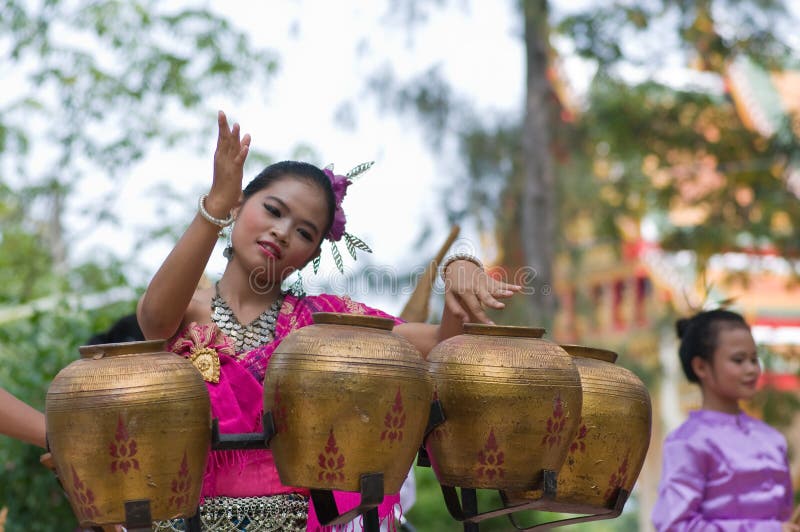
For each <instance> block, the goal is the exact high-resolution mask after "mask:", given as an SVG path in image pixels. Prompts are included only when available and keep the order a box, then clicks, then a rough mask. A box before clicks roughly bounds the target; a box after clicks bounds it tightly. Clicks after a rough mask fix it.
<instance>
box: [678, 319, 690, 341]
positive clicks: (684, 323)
mask: <svg viewBox="0 0 800 532" xmlns="http://www.w3.org/2000/svg"><path fill="white" fill-rule="evenodd" d="M691 323H692V320H691V318H681V319H679V320H678V321H676V322H675V333H676V334H677V335H678V338H683V335H684V334H686V330H687V329H688V328H689V324H691Z"/></svg>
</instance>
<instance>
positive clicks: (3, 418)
mask: <svg viewBox="0 0 800 532" xmlns="http://www.w3.org/2000/svg"><path fill="white" fill-rule="evenodd" d="M0 434H5V435H6V436H11V437H12V438H16V439H18V440H22V441H24V442H27V443H30V444H33V445H38V446H39V447H41V448H43V449H44V448H45V447H46V444H45V425H44V414H42V413H41V412H39V411H38V410H36V409H35V408H33V407H32V406H29V405H28V404H26V403H24V402H22V401H20V400H19V399H17V398H16V397H14V396H13V395H11V394H10V393H8V392H7V391H5V390H4V389H2V388H0Z"/></svg>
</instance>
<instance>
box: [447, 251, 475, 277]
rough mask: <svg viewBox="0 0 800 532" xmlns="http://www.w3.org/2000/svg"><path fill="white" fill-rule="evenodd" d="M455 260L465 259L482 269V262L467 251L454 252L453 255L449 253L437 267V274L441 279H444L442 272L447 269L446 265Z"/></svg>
mask: <svg viewBox="0 0 800 532" xmlns="http://www.w3.org/2000/svg"><path fill="white" fill-rule="evenodd" d="M457 260H467V261H469V262H471V263H472V264H474V265H475V266H477V267H478V268H480V269H481V270H483V263H482V262H481V261H480V260H479V259H478V257H476V256H475V255H470V254H469V253H456V254H454V255H450V256H449V257H447V258H446V259H444V262H442V266H441V268H440V269H439V275H440V276H441V278H442V281H444V280H445V278H444V274H445V272H446V271H447V267H448V266H450V265H451V264H453V263H454V262H455V261H457Z"/></svg>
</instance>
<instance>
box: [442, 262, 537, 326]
mask: <svg viewBox="0 0 800 532" xmlns="http://www.w3.org/2000/svg"><path fill="white" fill-rule="evenodd" d="M442 277H443V279H444V286H445V293H444V303H445V307H446V309H447V310H448V311H450V312H451V313H452V314H454V315H455V316H456V317H458V318H459V319H460V320H461V321H462V322H467V321H479V322H481V323H489V324H494V322H492V320H490V319H489V316H487V315H486V312H484V309H485V308H494V309H502V308H505V303H503V302H502V301H499V299H508V298H509V297H511V296H513V295H514V294H515V293H517V292H519V291H520V290H522V287H521V286H519V285H515V284H508V283H505V282H503V281H498V280H495V279H492V278H491V277H489V276H488V275H487V274H486V272H485V271H484V270H483V268H482V267H481V266H479V265H478V264H476V263H474V262H472V261H470V260H456V261H453V262H451V263H450V264H448V265H447V267H446V268H445V270H444V271H443V272H442Z"/></svg>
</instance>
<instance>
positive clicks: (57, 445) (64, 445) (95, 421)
mask: <svg viewBox="0 0 800 532" xmlns="http://www.w3.org/2000/svg"><path fill="white" fill-rule="evenodd" d="M163 347H164V342H163V341H147V342H129V343H120V344H104V345H93V346H84V347H81V348H80V354H81V359H79V360H76V361H75V362H73V363H71V364H70V365H69V366H67V367H66V368H64V369H62V370H61V371H60V372H59V373H58V375H56V377H55V379H53V382H52V383H51V384H50V388H49V389H48V391H47V400H46V405H45V418H46V426H47V441H48V445H49V447H50V451H51V452H52V455H53V462H54V463H55V468H56V472H57V474H58V477H59V479H60V480H61V484H62V485H63V487H64V490H65V491H66V493H67V496H68V498H69V501H70V504H71V505H72V509H73V511H74V512H75V515H76V517H77V519H78V521H79V522H80V524H81V526H83V527H89V526H100V525H106V524H113V523H124V522H125V521H126V513H125V503H126V502H129V501H141V500H148V501H149V510H150V514H151V517H152V519H154V520H155V519H172V518H177V517H189V516H192V515H194V514H195V512H196V510H197V504H198V501H199V499H200V488H201V486H202V480H203V472H204V470H205V467H206V460H207V457H208V450H209V446H210V443H211V410H210V408H211V407H210V403H209V397H208V392H207V390H206V385H205V383H204V382H203V378H202V377H201V376H200V373H199V372H198V371H197V369H196V368H195V367H194V366H193V365H192V363H191V362H189V361H188V360H186V359H184V358H183V357H180V356H178V355H175V354H173V353H167V352H164V351H163Z"/></svg>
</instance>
